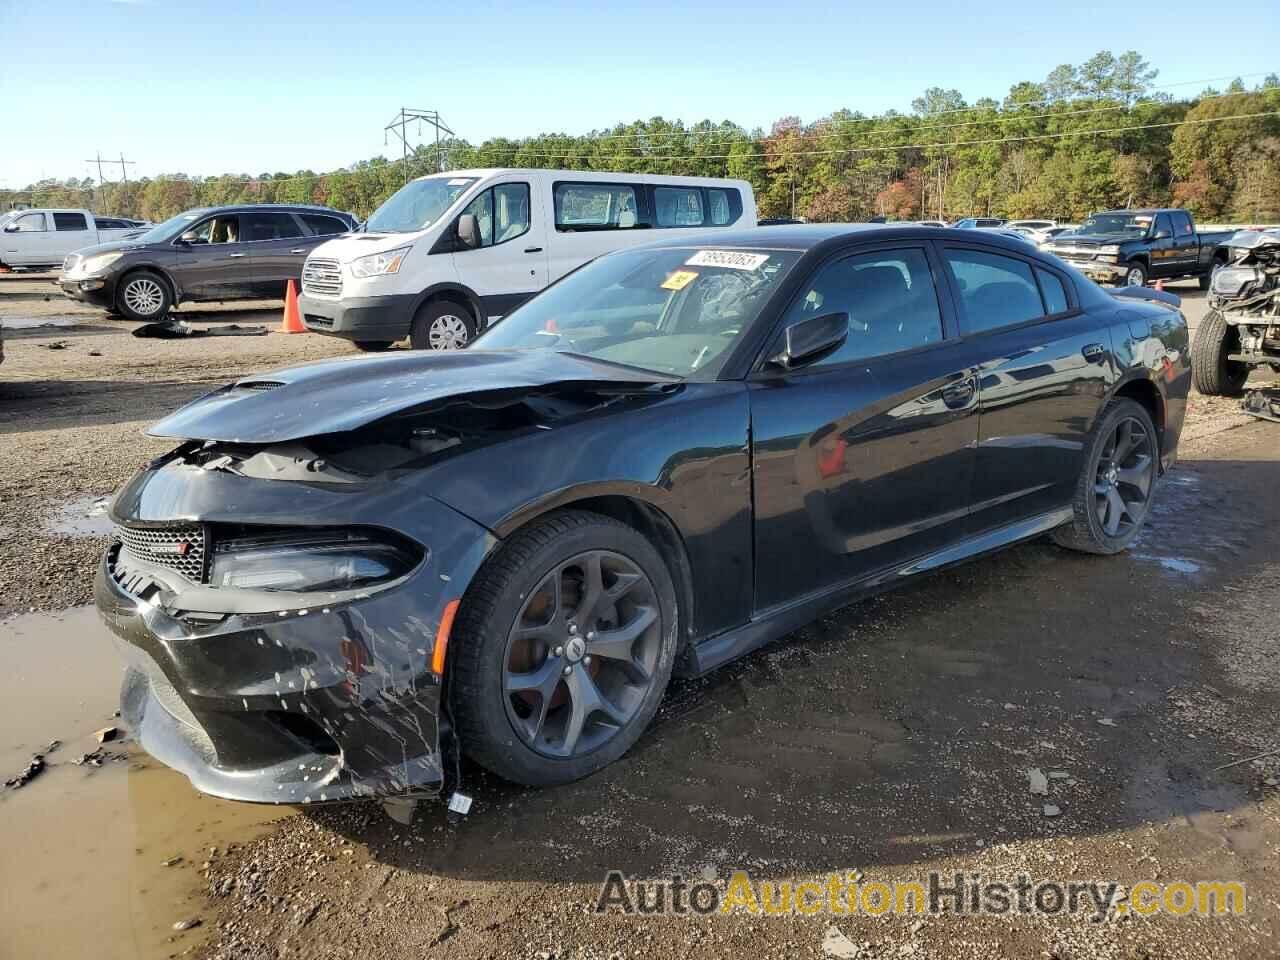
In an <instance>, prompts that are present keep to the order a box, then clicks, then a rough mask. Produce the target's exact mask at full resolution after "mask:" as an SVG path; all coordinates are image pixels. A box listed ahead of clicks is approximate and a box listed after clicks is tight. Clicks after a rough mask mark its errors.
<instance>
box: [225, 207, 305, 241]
mask: <svg viewBox="0 0 1280 960" xmlns="http://www.w3.org/2000/svg"><path fill="white" fill-rule="evenodd" d="M240 229H241V234H240V241H241V242H242V243H244V242H252V241H256V240H291V239H293V238H294V237H300V236H302V229H301V228H300V227H299V226H298V222H297V221H296V220H294V219H293V214H291V213H285V212H284V211H283V210H281V211H270V212H263V213H246V214H243V215H242V216H241V217H240Z"/></svg>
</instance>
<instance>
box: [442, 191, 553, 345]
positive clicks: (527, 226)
mask: <svg viewBox="0 0 1280 960" xmlns="http://www.w3.org/2000/svg"><path fill="white" fill-rule="evenodd" d="M537 198H538V194H536V193H535V192H534V190H533V189H532V184H530V183H529V182H527V181H523V180H520V181H511V182H508V183H499V184H496V185H494V186H492V187H489V188H488V189H486V190H482V191H481V192H480V193H478V194H477V195H476V196H475V198H474V199H473V200H472V201H471V202H470V203H469V204H467V206H466V208H465V209H464V210H463V211H462V213H463V214H464V215H465V214H471V215H472V216H474V217H475V218H476V224H477V226H478V227H479V233H480V245H479V246H478V247H475V248H472V249H464V248H462V247H457V248H455V250H454V252H453V254H452V256H453V266H454V269H455V270H456V271H457V276H458V280H459V282H460V283H462V284H463V285H464V286H466V287H470V288H471V289H472V290H474V291H475V293H476V294H477V295H478V296H479V298H480V306H481V309H482V311H483V313H484V316H483V317H481V318H480V327H481V328H482V329H483V328H484V327H486V326H488V324H489V323H491V322H496V321H497V320H498V319H499V318H501V317H504V316H506V315H507V314H508V313H510V312H511V311H512V310H514V309H515V308H516V307H518V306H519V305H520V304H522V303H523V302H524V301H525V300H528V299H529V298H530V297H531V296H533V295H534V294H535V293H537V292H538V291H539V290H541V289H542V288H543V287H545V286H546V285H547V235H546V231H547V221H546V217H545V216H543V215H542V211H541V209H538V208H536V207H535V203H536V199H537Z"/></svg>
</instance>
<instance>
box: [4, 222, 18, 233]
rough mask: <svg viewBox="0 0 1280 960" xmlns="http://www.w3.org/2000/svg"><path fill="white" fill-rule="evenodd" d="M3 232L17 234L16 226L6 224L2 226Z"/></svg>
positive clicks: (14, 224)
mask: <svg viewBox="0 0 1280 960" xmlns="http://www.w3.org/2000/svg"><path fill="white" fill-rule="evenodd" d="M4 232H5V233H17V232H18V225H17V224H16V223H6V224H5V225H4Z"/></svg>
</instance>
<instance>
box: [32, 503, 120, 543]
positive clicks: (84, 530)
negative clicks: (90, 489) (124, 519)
mask: <svg viewBox="0 0 1280 960" xmlns="http://www.w3.org/2000/svg"><path fill="white" fill-rule="evenodd" d="M110 502H111V498H110V497H95V496H89V497H79V498H77V499H75V500H72V501H71V502H70V503H65V504H63V505H62V508H61V509H60V510H59V511H58V512H57V513H56V514H55V515H54V516H53V518H52V519H50V521H49V522H48V523H47V524H46V525H45V532H46V533H55V534H62V535H63V536H68V537H99V536H104V535H106V534H108V533H110V532H111V528H112V527H113V526H115V524H113V523H112V522H111V518H110V517H108V516H107V505H108V504H109V503H110Z"/></svg>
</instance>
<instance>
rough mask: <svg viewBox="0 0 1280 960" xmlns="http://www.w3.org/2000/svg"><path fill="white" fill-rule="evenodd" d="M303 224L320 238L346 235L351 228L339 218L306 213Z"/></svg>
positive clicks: (303, 216)
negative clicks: (339, 234)
mask: <svg viewBox="0 0 1280 960" xmlns="http://www.w3.org/2000/svg"><path fill="white" fill-rule="evenodd" d="M302 222H303V223H305V224H306V225H307V226H308V227H310V228H311V232H312V233H314V234H315V235H316V236H318V237H327V236H330V235H332V234H335V233H346V232H347V231H348V230H350V229H351V228H350V227H348V226H347V225H346V224H345V223H343V222H342V221H341V220H339V219H338V218H337V217H326V216H325V215H324V214H323V213H304V214H302Z"/></svg>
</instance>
